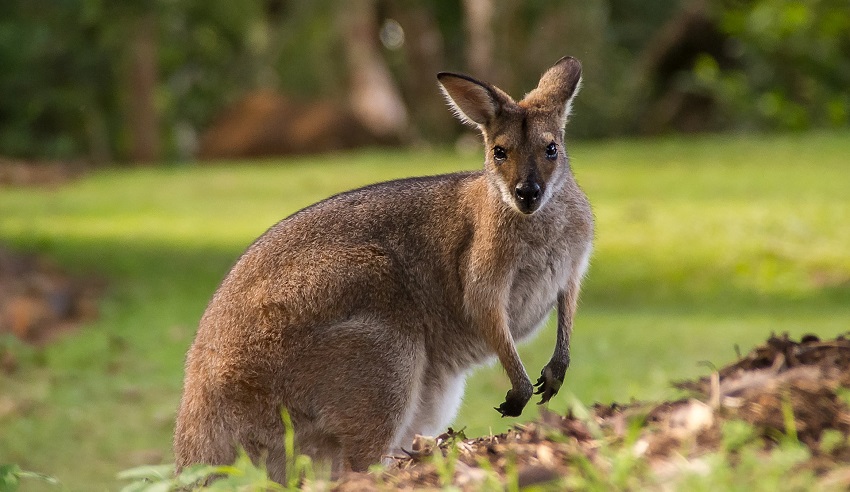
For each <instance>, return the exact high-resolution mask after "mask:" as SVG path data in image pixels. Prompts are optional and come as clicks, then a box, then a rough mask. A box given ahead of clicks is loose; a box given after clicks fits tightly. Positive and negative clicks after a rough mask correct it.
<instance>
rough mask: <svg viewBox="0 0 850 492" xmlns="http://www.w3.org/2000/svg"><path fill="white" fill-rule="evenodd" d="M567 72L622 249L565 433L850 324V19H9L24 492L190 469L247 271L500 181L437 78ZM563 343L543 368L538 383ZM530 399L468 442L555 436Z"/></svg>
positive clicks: (3, 135)
mask: <svg viewBox="0 0 850 492" xmlns="http://www.w3.org/2000/svg"><path fill="white" fill-rule="evenodd" d="M564 55H572V56H575V57H576V58H579V59H580V60H581V61H582V63H583V67H584V84H583V89H582V90H581V93H580V94H579V95H578V97H577V98H576V100H575V104H574V107H573V110H574V111H573V117H572V119H571V121H570V122H569V123H568V125H567V134H568V137H569V141H568V150H569V153H570V159H571V165H572V167H573V169H574V172H575V174H576V177H577V180H578V182H579V183H580V184H581V186H582V187H583V189H584V190H585V192H586V193H587V195H588V197H589V198H590V201H591V203H592V205H593V209H594V214H595V216H596V224H597V229H596V239H595V243H594V256H593V258H592V261H591V268H590V272H589V275H588V277H587V279H586V281H585V283H584V285H583V292H582V297H581V303H580V306H579V310H578V314H577V318H576V323H575V326H576V328H575V333H574V336H573V342H572V345H573V350H572V354H573V358H572V367H571V368H570V371H569V372H568V375H567V381H566V382H565V384H564V387H563V388H562V390H561V392H560V393H559V394H558V395H557V396H556V397H555V398H553V399H552V401H551V402H550V405H549V408H550V409H552V410H553V411H557V412H566V411H567V410H568V409H575V408H580V407H581V406H582V405H591V404H593V402H597V401H599V402H611V401H620V402H627V401H629V400H631V399H633V398H637V399H641V400H653V399H661V398H675V397H678V396H680V394H679V393H677V392H675V391H674V390H672V389H671V386H670V382H671V381H673V380H679V379H683V378H689V377H695V376H700V375H705V374H707V373H708V372H709V370H710V369H709V366H710V365H706V364H705V361H709V362H711V363H712V364H714V365H715V366H721V365H723V364H724V363H726V362H728V361H730V360H734V359H735V357H737V354H738V353H741V352H743V353H745V352H747V351H748V349H749V348H750V347H752V346H754V345H755V344H758V343H760V342H763V341H764V340H765V339H766V338H767V337H768V336H769V335H770V333H771V332H776V333H782V332H788V333H790V334H791V336H792V337H799V336H801V335H802V334H804V333H816V334H817V335H819V336H821V337H831V336H835V335H836V334H838V333H842V332H846V331H847V330H848V329H850V253H848V245H850V226H848V224H850V193H848V189H850V91H848V88H850V7H848V3H847V0H809V1H806V2H799V1H792V0H654V1H644V0H584V1H573V2H567V1H554V0H537V1H533V2H532V1H520V0H461V1H438V0H395V1H371V0H350V1H344V0H313V1H306V0H305V1H285V0H240V1H233V0H136V1H109V0H0V489H2V488H3V487H2V484H3V483H4V482H3V480H4V478H7V477H8V476H9V475H10V474H11V473H13V472H10V470H11V468H9V467H8V466H4V463H5V464H9V463H13V464H16V465H17V466H20V467H21V468H23V469H25V470H32V471H36V472H41V473H46V474H48V475H51V476H54V477H56V478H57V479H58V480H59V482H60V483H61V484H62V486H61V487H60V488H62V489H65V490H116V489H118V488H119V487H120V486H121V485H122V483H126V481H123V482H122V480H119V479H118V478H117V474H118V473H119V472H120V471H121V470H125V469H128V468H132V467H136V466H140V465H156V464H167V463H169V462H171V461H173V457H172V454H171V444H170V443H171V436H172V432H173V426H174V418H175V412H176V409H177V405H178V402H179V399H180V395H181V391H182V377H183V366H182V364H183V360H184V355H185V353H186V350H187V348H188V347H189V345H190V343H191V342H192V339H193V337H194V334H195V330H196V327H197V323H198V319H199V318H200V317H201V315H202V313H203V311H204V308H205V306H206V303H207V302H208V301H209V299H210V297H211V296H212V294H213V292H214V290H215V288H216V286H217V285H218V283H219V282H220V281H221V279H222V277H223V276H224V275H225V274H226V272H227V271H228V269H229V267H230V266H231V265H232V264H233V262H234V261H235V260H236V259H237V258H238V257H239V255H240V254H241V252H242V251H244V249H245V247H246V246H247V245H249V244H251V242H252V241H253V240H254V239H255V238H256V237H257V236H259V235H260V234H262V233H263V231H265V230H266V229H267V228H268V227H269V226H270V225H272V224H274V223H275V222H277V221H278V220H280V219H281V218H283V217H286V216H287V215H289V214H291V213H293V212H295V211H297V210H299V209H301V208H303V207H305V206H308V205H309V204H311V203H315V202H317V201H319V200H321V199H323V198H325V197H327V196H330V195H333V194H335V193H339V192H342V191H345V190H349V189H352V188H355V187H358V186H362V185H366V184H369V183H374V182H376V181H384V180H389V179H394V178H400V177H409V176H416V175H423V174H436V173H442V172H454V171H458V170H464V169H480V167H481V162H482V157H481V149H480V144H479V137H478V136H477V135H475V132H474V131H473V130H472V129H470V128H465V127H463V125H461V124H460V123H458V122H457V121H456V120H454V119H453V118H452V116H451V114H450V112H449V111H448V110H447V108H446V105H445V102H444V101H443V100H442V98H441V96H440V93H439V91H438V89H437V83H436V77H435V75H436V73H437V72H439V71H443V70H447V71H458V72H464V73H468V74H471V75H473V76H475V77H477V78H479V79H482V80H485V81H489V82H492V83H494V84H496V85H498V86H499V87H501V88H503V89H505V90H506V91H508V92H509V93H510V94H511V95H513V96H514V97H517V98H518V97H521V96H522V94H523V93H525V92H527V91H529V90H530V89H532V88H533V87H534V86H535V85H536V84H537V81H538V78H539V76H540V74H541V73H542V72H543V71H544V70H545V69H546V68H548V67H549V66H551V65H552V64H553V63H554V62H555V61H556V60H558V59H559V58H560V57H562V56H564ZM213 164H214V165H213ZM554 340H555V326H554V322H553V320H552V319H550V320H549V322H548V324H547V326H546V327H545V329H544V330H543V333H541V334H540V335H539V336H538V337H537V338H536V339H535V340H534V341H532V342H530V343H528V344H525V345H523V346H522V347H521V349H520V353H521V357H522V360H523V362H524V364H525V366H526V368H527V371H528V372H529V374H530V375H531V377H532V379H536V375H537V374H538V373H539V371H540V369H541V368H542V367H543V365H544V364H545V363H546V362H547V361H548V359H549V357H550V356H551V354H552V347H553V345H554ZM507 389H508V381H507V378H506V377H505V375H504V372H503V371H502V369H501V368H500V367H499V366H498V365H495V366H490V367H487V368H482V369H480V370H478V371H476V372H475V374H474V375H473V376H472V378H471V379H470V381H469V383H468V385H467V392H466V396H465V400H464V404H463V407H462V408H461V411H460V414H459V416H458V418H457V419H456V421H455V422H454V424H453V425H454V426H455V428H466V433H467V435H468V436H470V437H473V436H477V435H486V434H488V433H491V432H492V433H500V432H504V431H505V430H506V429H508V428H509V427H510V426H511V425H513V424H515V423H517V422H522V421H525V420H529V419H532V418H534V417H535V416H536V415H537V413H536V412H537V408H538V407H537V405H533V404H532V405H529V406H528V408H527V409H526V410H525V412H524V414H523V416H522V417H521V418H519V419H501V418H500V417H499V415H498V413H497V412H495V411H494V410H492V408H493V407H494V406H495V405H498V404H499V403H500V402H501V401H502V399H503V396H504V394H505V391H507ZM166 469H168V467H166ZM790 470H791V471H790V473H794V470H793V469H790ZM4 474H5V475H4ZM7 483H8V482H7ZM22 483H23V482H22ZM23 490H56V488H55V487H53V486H50V485H49V484H44V486H43V487H39V486H38V481H37V480H36V481H33V480H30V481H28V482H27V483H26V486H25V488H23Z"/></svg>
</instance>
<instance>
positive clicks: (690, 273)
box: [0, 132, 850, 490]
mask: <svg viewBox="0 0 850 492" xmlns="http://www.w3.org/2000/svg"><path fill="white" fill-rule="evenodd" d="M571 154H572V158H573V167H574V169H575V172H576V175H577V177H578V180H579V182H580V183H581V184H582V186H583V187H584V189H585V191H586V192H587V194H588V196H589V197H590V199H591V202H592V204H593V206H594V211H595V214H596V217H597V239H596V244H595V254H594V257H593V261H592V266H591V269H590V273H589V276H588V278H587V280H586V282H585V288H584V292H583V296H582V301H581V305H580V308H579V313H578V316H577V319H576V325H575V333H574V338H573V366H572V368H571V369H570V371H569V373H568V376H567V381H566V383H565V385H564V387H563V389H562V393H561V394H559V395H558V396H557V397H555V398H554V399H553V402H552V403H551V408H553V409H555V410H564V409H565V408H566V407H567V405H568V403H569V402H570V401H571V399H572V398H577V399H579V400H580V401H582V402H584V403H586V404H590V403H592V402H594V401H597V400H598V401H610V400H612V399H617V400H628V399H630V398H632V397H635V398H640V399H652V398H660V397H664V396H669V395H670V394H672V392H671V391H670V390H669V384H668V383H669V381H670V380H671V379H680V378H684V377H690V376H694V375H697V374H701V373H704V372H705V371H706V369H705V368H703V367H700V366H699V362H700V361H705V360H708V361H711V362H714V363H716V364H723V363H725V362H728V361H729V360H731V359H733V358H734V356H735V350H734V347H735V345H738V346H740V347H741V348H742V350H747V349H748V348H749V347H750V346H751V345H753V344H755V343H758V342H759V341H761V340H763V339H764V338H765V337H766V336H768V335H769V334H770V332H771V331H776V332H782V331H789V332H791V333H792V334H794V335H799V334H802V333H805V332H815V333H818V334H820V335H822V336H830V335H834V334H836V333H839V332H843V331H847V330H850V249H848V246H850V225H849V224H850V191H848V189H850V160H848V156H850V134H848V133H847V132H843V133H839V132H835V133H822V134H796V135H784V136H757V137H756V136H748V137H702V138H689V139H663V140H648V141H617V142H608V141H605V142H577V143H575V144H574V145H573V146H572V147H571ZM480 161H481V157H480V156H478V155H456V154H453V153H445V152H424V151H422V152H400V151H399V152H381V151H370V152H362V153H351V154H341V155H334V156H325V157H315V158H299V159H290V160H286V161H282V162H279V163H278V162H265V163H232V164H225V165H218V166H172V167H167V168H160V169H134V170H126V171H123V170H108V171H102V172H98V173H95V174H93V175H90V176H88V177H86V178H85V179H83V180H81V181H78V182H74V183H71V184H69V185H66V186H63V187H61V188H59V189H57V190H53V191H50V190H38V189H0V241H2V242H4V243H6V244H11V245H13V246H14V247H16V248H19V249H22V250H32V251H38V252H41V253H46V254H48V255H50V256H53V257H54V258H56V259H57V260H58V261H59V262H60V263H61V264H62V265H63V266H64V267H65V268H67V269H69V270H71V271H75V272H79V273H83V272H95V273H97V274H99V275H101V276H104V277H106V278H108V279H109V288H108V290H107V292H106V298H105V299H104V300H103V302H102V305H101V307H102V310H101V311H102V312H101V317H100V319H99V320H98V321H96V322H93V323H91V324H89V325H87V326H86V327H84V328H83V329H82V330H81V331H79V332H77V333H75V334H73V335H71V336H68V337H65V338H64V339H62V340H60V341H58V342H57V343H54V344H52V345H50V346H48V347H45V348H44V349H34V348H30V347H25V346H23V345H22V344H20V343H17V342H15V341H14V340H11V339H10V338H8V337H5V338H0V344H6V345H8V346H10V347H11V349H12V350H13V351H14V352H15V353H16V354H17V356H18V357H19V359H20V362H21V364H20V369H19V370H18V371H17V372H16V373H14V374H12V375H2V374H0V463H4V462H5V463H9V462H12V463H17V464H19V465H20V466H21V468H23V469H26V470H33V471H37V472H42V473H48V474H51V475H53V476H56V477H57V478H58V479H59V480H60V481H61V482H62V483H63V484H64V485H65V486H67V487H68V488H69V489H71V490H106V489H114V488H115V487H116V486H117V485H116V484H117V482H116V479H115V475H116V473H117V472H118V471H120V470H123V469H127V468H130V467H133V466H136V465H140V464H143V463H144V462H148V461H158V462H168V461H169V460H171V454H170V439H171V432H172V427H173V420H174V413H175V410H176V406H177V403H178V399H179V395H180V388H181V384H182V363H183V356H184V353H185V351H186V349H187V347H188V345H189V343H191V339H192V336H193V333H194V329H195V326H196V323H197V320H198V319H199V317H200V315H201V313H202V312H203V309H204V307H205V305H206V302H207V301H208V299H209V297H210V296H211V294H212V292H213V290H214V289H215V288H216V286H217V284H218V282H219V281H220V280H221V278H222V277H223V276H224V274H225V273H226V272H227V269H228V267H229V266H230V265H231V264H232V263H233V261H235V259H236V258H237V257H238V255H239V254H240V253H241V252H242V250H243V249H244V248H245V247H246V246H247V245H248V244H249V243H250V242H251V241H252V240H253V239H254V238H255V237H256V236H258V235H259V234H261V233H262V232H263V231H264V230H265V229H267V228H268V227H269V226H270V225H271V224H273V223H274V222H276V221H277V220H279V219H281V218H283V217H285V216H286V215H288V214H290V213H292V212H294V211H296V210H298V209H299V208H301V207H303V206H305V205H308V204H310V203H312V202H314V201H317V200H319V199H321V198H324V197H326V196H328V195H330V194H333V193H336V192H339V191H343V190H345V189H349V188H352V187H356V186H359V185H363V184H366V183H371V182H375V181H379V180H385V179H391V178H396V177H403V176H411V175H421V174H434V173H440V172H449V171H454V170H460V169H471V168H476V167H478V166H479V163H480ZM553 345H554V332H553V327H552V326H549V327H547V329H546V330H545V332H544V333H542V334H541V335H540V337H538V338H537V339H536V340H535V341H534V342H532V343H530V344H528V345H526V346H524V347H523V349H522V350H521V355H522V357H523V361H524V362H525V364H526V367H527V369H528V371H529V374H530V375H531V376H532V378H533V379H536V376H537V374H538V373H539V371H540V369H541V368H542V367H543V365H544V364H545V362H546V361H547V360H548V358H549V356H550V355H551V351H552V348H553ZM508 387H509V384H508V381H507V378H506V377H505V376H504V374H503V371H502V370H501V368H499V367H490V368H485V369H482V370H480V371H478V372H477V373H476V375H475V376H474V377H473V378H472V379H471V380H470V381H469V383H468V385H467V397H466V401H465V403H464V406H463V408H462V410H461V414H460V416H459V417H458V419H457V420H456V422H455V424H456V426H458V427H463V426H466V428H467V429H466V433H467V435H469V436H474V435H476V434H483V433H487V432H489V431H490V430H491V429H492V431H493V432H501V431H503V430H504V429H506V428H507V426H509V425H510V424H512V423H514V422H516V420H513V419H500V418H498V414H497V413H496V412H495V411H494V410H493V409H492V407H494V406H497V405H498V404H499V403H500V402H501V401H502V398H503V397H504V394H505V392H506V391H507V389H508ZM532 407H535V405H530V407H529V410H535V409H534V408H532ZM4 409H5V410H4ZM529 410H527V411H526V413H525V414H524V415H523V418H524V419H525V418H531V417H533V416H534V412H533V411H529Z"/></svg>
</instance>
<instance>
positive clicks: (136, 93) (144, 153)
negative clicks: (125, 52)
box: [127, 13, 160, 164]
mask: <svg viewBox="0 0 850 492" xmlns="http://www.w3.org/2000/svg"><path fill="white" fill-rule="evenodd" d="M132 36H133V39H132V44H131V46H132V53H130V73H129V97H130V101H129V113H128V115H127V123H128V127H129V130H130V140H131V144H130V145H131V148H130V159H131V160H132V161H133V162H135V163H143V164H150V163H153V162H155V161H157V160H158V159H159V157H160V141H159V121H158V120H159V118H158V115H157V109H156V99H155V96H156V94H155V92H156V83H157V59H156V17H155V15H154V14H153V13H148V14H144V15H142V16H140V17H139V18H138V19H137V20H136V21H135V26H134V32H133V33H132Z"/></svg>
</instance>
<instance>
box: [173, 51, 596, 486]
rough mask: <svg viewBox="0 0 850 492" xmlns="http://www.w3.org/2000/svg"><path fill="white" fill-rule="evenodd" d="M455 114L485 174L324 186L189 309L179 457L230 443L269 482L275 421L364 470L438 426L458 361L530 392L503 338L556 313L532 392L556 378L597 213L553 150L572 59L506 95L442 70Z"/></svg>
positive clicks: (510, 397)
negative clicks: (476, 138)
mask: <svg viewBox="0 0 850 492" xmlns="http://www.w3.org/2000/svg"><path fill="white" fill-rule="evenodd" d="M437 77H438V79H439V82H440V85H441V88H442V90H443V92H444V93H445V95H446V99H447V100H448V102H449V104H450V105H451V106H452V108H453V109H454V111H455V113H456V115H457V116H458V118H460V119H461V120H462V121H464V122H465V123H469V124H473V125H476V126H477V127H478V128H479V129H480V130H481V133H482V134H483V137H484V148H485V153H486V157H485V160H484V170H483V171H478V172H468V173H456V174H447V175H444V176H432V177H425V178H413V179H403V180H399V181H391V182H388V183H380V184H376V185H372V186H367V187H365V188H361V189H359V190H354V191H350V192H347V193H342V194H340V195H337V196H334V197H331V198H328V199H327V200H324V201H321V202H319V203H317V204H315V205H313V206H310V207H307V208H306V209H304V210H301V211H300V212H298V213H296V214H294V215H292V216H290V217H289V218H286V219H284V220H282V221H281V222H279V223H278V224H277V225H275V226H273V227H272V228H271V229H269V231H268V232H266V233H265V234H263V235H262V236H261V237H260V238H259V239H257V241H256V242H255V243H254V244H253V245H251V246H250V247H249V248H248V250H247V251H246V252H245V253H244V254H243V255H242V257H241V258H240V259H239V261H238V262H237V263H236V265H235V266H234V267H233V269H232V270H231V271H230V273H229V274H228V275H227V277H226V278H225V279H224V281H223V282H222V284H221V286H220V287H219V289H218V291H217V292H216V293H215V295H214V297H213V299H212V301H211V302H210V304H209V306H208V307H207V310H206V312H205V313H204V315H203V318H202V319H201V322H200V326H199V328H198V333H197V336H196V338H195V341H194V343H193V345H192V347H191V349H190V350H189V353H188V355H187V360H186V379H185V386H184V392H183V398H182V402H181V405H180V410H179V415H178V417H177V428H176V433H175V437H174V452H175V455H176V459H177V467H178V469H180V468H183V467H185V466H187V465H189V464H192V463H208V464H220V463H229V462H231V461H233V460H234V459H235V456H236V448H237V447H238V446H242V447H244V448H245V450H246V451H247V452H248V454H249V455H250V456H251V457H252V459H254V460H255V461H259V460H263V459H265V460H266V463H267V466H268V470H269V473H270V475H271V477H272V478H273V479H275V480H279V481H280V480H283V477H284V473H285V470H284V468H285V462H286V457H285V456H284V438H283V435H284V432H285V430H284V426H283V424H282V421H281V409H284V408H285V409H286V410H288V411H289V414H290V415H291V418H292V425H293V428H294V432H295V439H296V444H297V446H298V449H299V450H300V451H301V452H302V453H305V454H308V455H310V456H312V457H313V458H314V459H316V460H321V461H324V462H328V463H331V464H332V466H333V469H334V470H336V471H341V470H345V469H353V470H363V469H365V468H367V467H368V466H369V465H371V464H373V463H376V462H379V461H381V458H382V456H384V455H386V454H387V453H390V452H392V451H393V450H398V449H399V448H401V447H403V446H408V445H409V444H410V442H411V440H412V438H413V436H414V435H415V434H428V435H436V434H437V433H439V432H441V431H442V430H443V429H444V428H445V426H446V425H448V424H449V423H450V421H451V420H452V418H453V417H454V415H455V413H456V412H457V409H458V406H459V404H460V401H461V398H462V395H463V388H464V381H465V379H466V377H467V375H468V374H469V372H470V370H471V369H472V368H473V367H474V366H476V365H478V364H481V363H483V362H485V361H487V360H488V359H491V358H492V357H493V356H494V355H495V356H496V357H498V359H499V362H500V363H501V364H502V366H503V367H504V369H505V371H506V372H507V375H508V377H509V378H510V381H511V389H510V391H508V393H507V396H506V398H505V401H504V402H503V403H502V404H501V405H499V406H498V407H497V408H496V410H498V411H499V412H500V413H501V414H502V415H503V416H512V417H513V416H518V415H520V413H521V412H522V410H523V407H525V405H526V403H527V402H528V400H529V399H530V398H531V397H532V393H533V392H534V386H533V385H532V383H531V381H530V380H529V377H528V375H527V374H526V372H525V369H524V368H523V365H522V362H521V361H520V359H519V356H518V355H517V351H516V345H515V343H514V342H515V340H521V339H524V338H526V337H528V336H529V335H531V334H532V333H534V331H535V330H536V329H537V328H538V327H539V326H540V325H541V324H542V323H543V321H544V319H545V317H546V316H547V314H548V313H549V312H550V310H551V309H552V307H553V306H557V310H558V317H557V319H558V335H557V341H556V343H555V351H554V355H553V356H552V359H551V360H550V361H549V363H548V364H546V367H544V368H543V371H542V373H541V376H540V378H539V379H538V380H537V383H536V386H537V393H538V394H542V400H541V402H546V401H548V400H549V399H550V398H551V397H552V396H553V395H554V394H555V393H557V392H558V389H559V388H560V386H561V383H562V382H563V380H564V374H565V372H566V370H567V367H568V366H569V363H570V348H569V346H570V332H571V330H572V320H573V315H574V313H575V309H576V301H577V298H578V293H579V284H580V283H581V280H582V277H583V275H584V273H585V270H586V269H587V265H588V257H589V256H590V250H591V239H592V236H593V217H592V214H591V210H590V205H589V204H588V201H587V198H586V197H585V195H584V193H582V191H581V190H580V189H579V187H578V186H577V185H576V182H575V179H574V178H573V175H572V172H571V171H570V164H569V159H568V157H567V153H566V150H565V148H564V125H565V123H566V120H567V117H568V115H569V113H570V104H571V101H572V99H573V96H574V95H575V93H576V91H577V89H578V86H579V82H580V80H581V64H580V63H579V62H578V61H577V60H575V59H574V58H569V57H567V58H563V59H561V60H560V61H558V63H557V64H555V65H554V66H553V67H552V68H550V69H549V70H548V71H547V72H546V73H545V74H544V75H543V77H542V78H541V79H540V83H539V85H538V86H537V88H536V89H534V90H533V91H531V92H530V93H529V94H528V95H526V96H525V98H523V99H522V100H521V101H519V102H515V101H514V100H513V99H511V97H510V96H508V95H507V94H505V93H504V92H502V91H501V90H499V89H498V88H496V87H494V86H492V85H489V84H486V83H482V82H479V81H477V80H475V79H472V78H470V77H467V76H465V75H457V74H451V73H440V74H439V75H438V76H437Z"/></svg>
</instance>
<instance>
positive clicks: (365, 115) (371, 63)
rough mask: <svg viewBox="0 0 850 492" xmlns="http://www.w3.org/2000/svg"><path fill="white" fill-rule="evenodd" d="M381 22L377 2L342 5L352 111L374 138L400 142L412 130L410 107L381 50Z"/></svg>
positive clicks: (366, 0) (350, 0) (367, 0)
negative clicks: (379, 35) (409, 117)
mask: <svg viewBox="0 0 850 492" xmlns="http://www.w3.org/2000/svg"><path fill="white" fill-rule="evenodd" d="M378 22H379V18H378V11H377V3H376V1H375V0H345V1H342V2H340V5H339V24H340V25H341V26H342V32H343V37H344V43H343V44H344V46H345V54H346V61H347V62H348V73H349V76H348V78H349V84H350V89H349V92H350V95H349V100H350V103H351V108H352V109H353V110H354V114H355V116H356V117H357V118H358V119H359V120H360V121H361V122H363V124H364V125H366V127H367V128H369V129H370V130H371V131H372V132H373V133H374V134H375V135H378V136H379V137H382V138H386V139H387V140H388V141H400V140H404V139H405V138H406V137H407V135H408V133H409V130H410V129H409V123H408V113H407V107H406V105H405V103H404V101H403V100H402V98H401V94H400V93H399V91H398V88H397V87H396V83H395V80H394V79H393V77H392V75H391V73H390V71H389V69H388V68H387V64H386V61H385V60H384V58H383V56H382V54H381V52H380V50H379V47H378V43H379V41H378V39H379V37H378V33H379V31H380V28H379V24H378Z"/></svg>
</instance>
